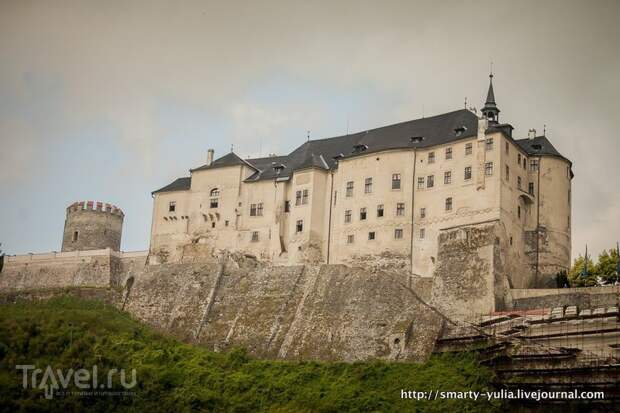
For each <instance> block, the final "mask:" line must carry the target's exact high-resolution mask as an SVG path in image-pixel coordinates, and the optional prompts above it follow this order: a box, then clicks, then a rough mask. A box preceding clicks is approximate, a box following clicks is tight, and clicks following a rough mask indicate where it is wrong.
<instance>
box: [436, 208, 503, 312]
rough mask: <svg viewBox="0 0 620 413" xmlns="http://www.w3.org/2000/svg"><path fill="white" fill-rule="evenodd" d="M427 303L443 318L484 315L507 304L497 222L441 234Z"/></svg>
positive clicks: (501, 241)
mask: <svg viewBox="0 0 620 413" xmlns="http://www.w3.org/2000/svg"><path fill="white" fill-rule="evenodd" d="M438 242H439V248H438V254H437V265H436V269H435V274H434V278H433V287H432V298H431V303H432V304H433V305H434V306H436V307H437V308H439V309H441V311H442V312H444V313H445V314H446V315H449V316H452V317H456V318H463V317H465V318H467V317H471V316H472V315H473V314H486V313H489V312H492V311H495V309H496V308H498V307H502V306H504V305H505V302H508V301H509V300H510V296H509V290H510V285H509V280H508V276H507V273H506V271H507V265H506V263H505V261H504V260H503V259H502V254H501V249H502V245H505V244H506V240H505V232H504V230H503V228H502V226H501V225H500V224H499V221H497V220H495V221H490V222H487V223H481V224H477V225H467V226H463V227H457V228H453V229H447V230H443V231H441V233H440V234H439V241H438Z"/></svg>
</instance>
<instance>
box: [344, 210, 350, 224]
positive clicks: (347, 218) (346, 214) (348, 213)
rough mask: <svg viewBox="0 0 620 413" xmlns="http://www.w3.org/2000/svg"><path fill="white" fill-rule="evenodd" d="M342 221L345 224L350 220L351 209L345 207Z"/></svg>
mask: <svg viewBox="0 0 620 413" xmlns="http://www.w3.org/2000/svg"><path fill="white" fill-rule="evenodd" d="M344 222H345V224H348V223H349V222H351V210H350V209H347V210H346V211H344Z"/></svg>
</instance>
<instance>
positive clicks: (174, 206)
mask: <svg viewBox="0 0 620 413" xmlns="http://www.w3.org/2000/svg"><path fill="white" fill-rule="evenodd" d="M176 210H177V203H176V202H175V201H170V203H169V204H168V212H175V211H176Z"/></svg>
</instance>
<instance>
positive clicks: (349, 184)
mask: <svg viewBox="0 0 620 413" xmlns="http://www.w3.org/2000/svg"><path fill="white" fill-rule="evenodd" d="M350 196H353V181H349V182H347V197H350Z"/></svg>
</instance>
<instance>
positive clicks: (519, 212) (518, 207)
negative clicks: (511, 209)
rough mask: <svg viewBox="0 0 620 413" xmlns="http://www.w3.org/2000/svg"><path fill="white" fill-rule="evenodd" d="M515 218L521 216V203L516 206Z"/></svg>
mask: <svg viewBox="0 0 620 413" xmlns="http://www.w3.org/2000/svg"><path fill="white" fill-rule="evenodd" d="M517 218H521V205H519V206H517Z"/></svg>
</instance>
